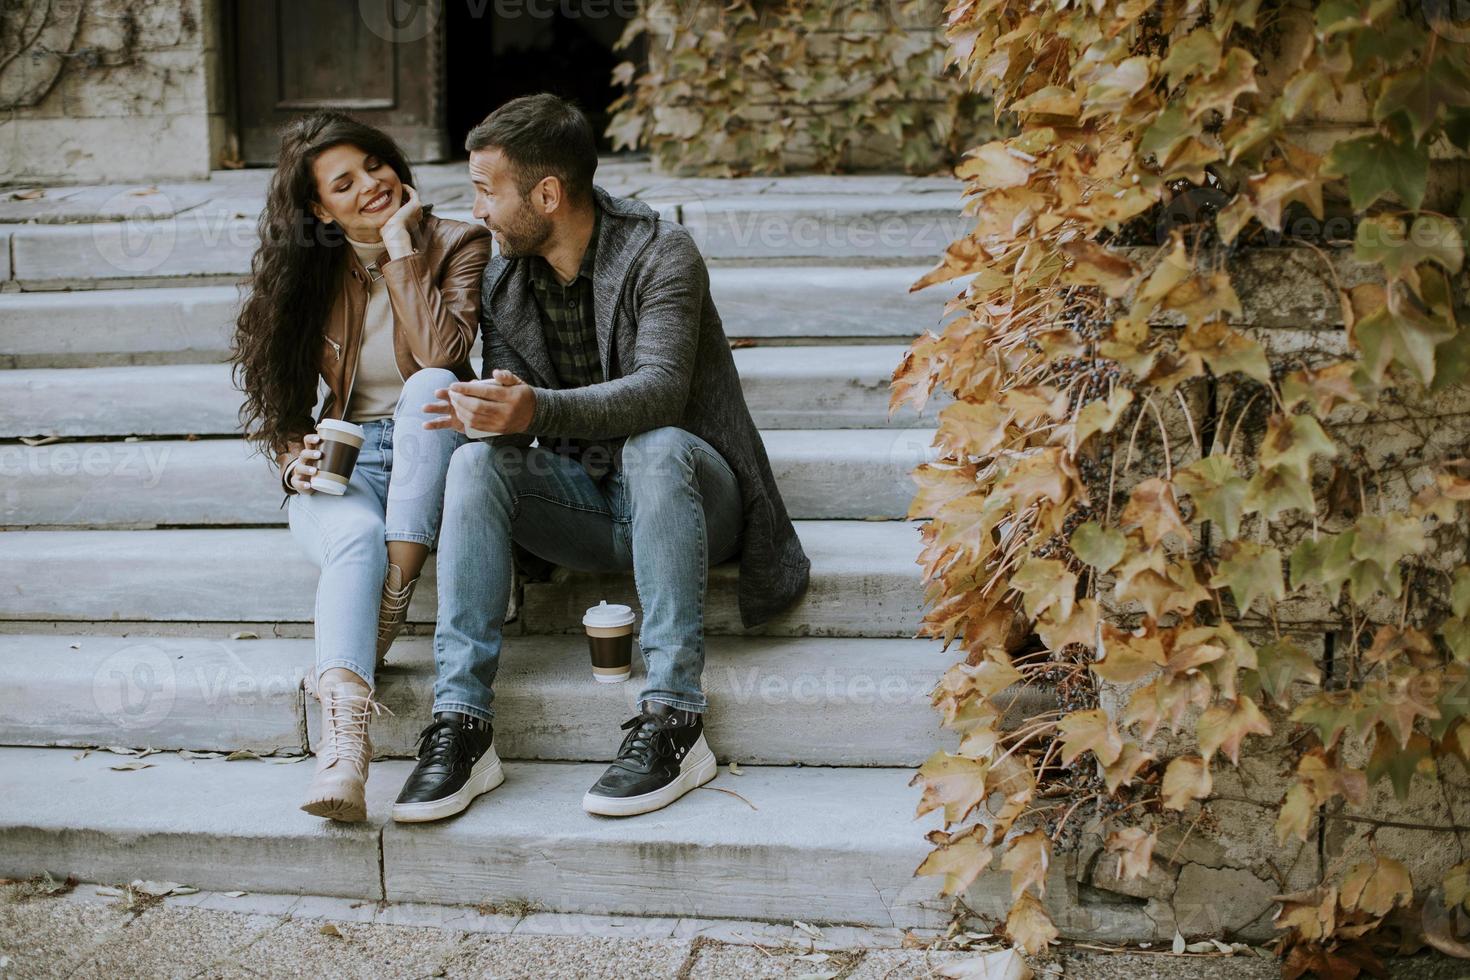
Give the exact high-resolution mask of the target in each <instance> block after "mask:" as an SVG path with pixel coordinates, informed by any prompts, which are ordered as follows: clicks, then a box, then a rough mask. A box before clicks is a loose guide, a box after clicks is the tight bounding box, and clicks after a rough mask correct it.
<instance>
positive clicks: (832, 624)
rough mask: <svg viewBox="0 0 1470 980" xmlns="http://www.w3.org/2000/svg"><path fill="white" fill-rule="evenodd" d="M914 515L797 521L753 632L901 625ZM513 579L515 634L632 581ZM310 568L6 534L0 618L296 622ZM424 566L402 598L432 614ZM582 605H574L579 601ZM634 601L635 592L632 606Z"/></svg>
mask: <svg viewBox="0 0 1470 980" xmlns="http://www.w3.org/2000/svg"><path fill="white" fill-rule="evenodd" d="M919 523H920V522H908V521H798V522H797V532H798V533H799V534H800V535H801V540H802V544H803V545H804V546H805V548H806V551H807V554H808V555H809V556H810V557H811V559H812V566H813V568H812V576H811V578H812V581H811V585H810V587H809V589H808V591H807V593H806V595H805V596H804V597H803V598H802V599H800V600H798V601H797V602H796V603H795V604H794V606H793V607H792V608H791V609H790V610H788V611H787V612H785V613H783V614H782V615H780V616H778V617H776V618H775V619H773V620H771V621H770V622H769V623H767V624H765V625H764V626H762V627H760V628H759V629H758V631H755V632H758V633H759V634H760V635H765V636H912V635H913V629H914V623H916V622H917V621H918V617H919V616H920V614H921V612H922V609H921V600H922V588H921V585H920V582H919V568H918V566H917V565H916V564H915V563H914V558H915V556H917V554H918V552H919V546H920V542H919V536H918V529H919ZM737 571H738V565H737V564H736V563H735V562H733V561H732V562H725V563H723V564H721V565H717V566H716V567H715V568H713V569H711V570H710V573H709V595H708V599H707V602H706V605H705V627H706V630H707V631H708V632H709V633H711V634H738V633H742V632H744V631H743V630H742V629H741V628H740V619H739V614H738V610H737V607H736V602H735V587H736V580H737V574H736V573H737ZM554 578H555V581H553V582H546V583H527V584H526V586H525V598H524V603H523V605H522V608H521V615H520V619H519V621H518V623H517V625H516V626H515V627H512V629H514V630H515V631H516V632H522V633H562V632H569V631H572V630H579V629H581V626H580V622H581V616H582V612H583V611H584V609H585V606H582V607H580V608H578V609H577V611H576V615H575V616H572V615H570V614H568V612H567V610H569V609H570V608H572V607H573V606H576V605H577V604H578V603H581V602H582V601H583V599H584V598H585V597H587V596H590V595H592V593H594V592H596V591H598V590H600V589H602V590H606V592H607V594H606V595H600V596H598V598H606V599H608V600H609V601H613V600H614V598H615V596H617V597H627V596H629V595H631V594H632V592H633V577H632V573H631V572H628V573H625V574H624V575H622V576H591V575H578V574H573V573H569V572H568V571H567V570H565V569H559V570H558V571H557V572H556V574H555V576H554ZM316 579H317V569H316V566H314V565H312V564H311V563H310V562H309V561H308V560H307V559H306V558H305V556H304V554H303V553H302V551H301V549H300V548H299V547H297V545H296V543H295V542H294V541H293V540H291V534H290V532H289V531H287V530H285V529H254V530H242V529H210V530H167V531H11V532H5V533H0V620H27V621H67V620H69V621H81V622H95V621H107V620H111V621H129V622H167V621H175V622H190V623H205V622H230V623H235V622H257V623H261V622H266V623H274V622H291V621H295V622H309V621H310V620H311V618H312V615H313V613H312V610H313V607H314V599H315V593H316ZM436 587H437V586H436V585H435V577H434V563H433V561H432V560H431V561H430V563H429V565H428V567H427V569H426V571H425V578H424V580H423V582H421V583H420V586H419V588H418V590H417V591H416V593H415V594H414V600H413V604H412V605H411V606H410V607H409V619H410V621H411V622H415V623H429V622H433V621H434V610H435V599H436V596H435V590H436ZM592 604H593V603H591V602H589V603H586V605H592ZM635 607H636V603H635Z"/></svg>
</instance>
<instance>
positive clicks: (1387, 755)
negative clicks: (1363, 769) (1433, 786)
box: [1368, 725, 1434, 800]
mask: <svg viewBox="0 0 1470 980" xmlns="http://www.w3.org/2000/svg"><path fill="white" fill-rule="evenodd" d="M1375 731H1376V735H1375V736H1374V739H1373V754H1372V755H1371V756H1369V758H1368V782H1369V783H1376V782H1378V780H1380V779H1382V778H1383V777H1384V776H1387V777H1388V778H1389V781H1390V782H1391V783H1393V795H1394V796H1396V797H1398V798H1399V799H1400V800H1406V799H1408V798H1409V785H1410V783H1411V782H1412V781H1413V779H1414V773H1416V772H1421V773H1423V774H1424V775H1432V773H1433V771H1434V756H1433V753H1432V746H1431V745H1430V744H1429V739H1427V738H1425V737H1424V736H1423V735H1421V734H1419V733H1418V732H1415V733H1414V734H1412V735H1410V736H1409V744H1408V745H1407V746H1406V747H1404V748H1400V747H1399V745H1398V743H1397V742H1396V741H1395V740H1394V738H1393V736H1392V735H1390V734H1389V732H1388V729H1386V728H1384V727H1383V726H1382V725H1379V726H1377V728H1376V729H1375Z"/></svg>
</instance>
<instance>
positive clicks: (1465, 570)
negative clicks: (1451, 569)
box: [1450, 565, 1470, 616]
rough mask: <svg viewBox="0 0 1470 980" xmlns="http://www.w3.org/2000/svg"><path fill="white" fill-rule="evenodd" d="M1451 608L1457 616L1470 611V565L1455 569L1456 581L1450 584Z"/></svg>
mask: <svg viewBox="0 0 1470 980" xmlns="http://www.w3.org/2000/svg"><path fill="white" fill-rule="evenodd" d="M1450 609H1451V610H1452V611H1453V612H1454V614H1455V615H1456V616H1463V615H1465V614H1466V613H1470V565H1461V566H1460V567H1459V568H1457V569H1455V581H1454V584H1453V585H1451V586H1450Z"/></svg>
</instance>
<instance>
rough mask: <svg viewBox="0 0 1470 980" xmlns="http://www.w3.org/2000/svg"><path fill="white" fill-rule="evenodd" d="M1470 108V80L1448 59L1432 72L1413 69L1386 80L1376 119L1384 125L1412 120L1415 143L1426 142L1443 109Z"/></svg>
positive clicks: (1436, 62) (1433, 66)
mask: <svg viewBox="0 0 1470 980" xmlns="http://www.w3.org/2000/svg"><path fill="white" fill-rule="evenodd" d="M1467 104H1470V79H1467V78H1466V77H1465V74H1464V72H1462V71H1461V70H1460V68H1459V66H1457V65H1455V64H1454V63H1453V62H1451V61H1450V60H1449V59H1448V58H1436V59H1434V61H1432V62H1430V64H1429V67H1428V69H1423V68H1419V67H1413V68H1410V69H1408V70H1407V71H1402V72H1399V73H1398V74H1397V75H1390V76H1389V77H1388V78H1386V79H1384V80H1383V84H1382V87H1381V88H1380V89H1379V92H1378V101H1377V102H1375V103H1374V104H1373V119H1374V120H1375V121H1376V122H1383V121H1385V120H1387V119H1388V118H1389V117H1390V116H1393V115H1402V116H1403V117H1404V118H1405V119H1407V120H1408V122H1409V126H1410V128H1411V129H1412V131H1413V133H1414V141H1415V142H1422V141H1423V139H1424V134H1425V133H1427V132H1429V130H1430V129H1431V128H1432V127H1433V126H1434V123H1435V120H1436V119H1437V118H1438V117H1439V111H1440V108H1441V107H1443V106H1447V105H1453V106H1463V105H1467Z"/></svg>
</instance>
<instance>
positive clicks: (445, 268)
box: [275, 208, 490, 493]
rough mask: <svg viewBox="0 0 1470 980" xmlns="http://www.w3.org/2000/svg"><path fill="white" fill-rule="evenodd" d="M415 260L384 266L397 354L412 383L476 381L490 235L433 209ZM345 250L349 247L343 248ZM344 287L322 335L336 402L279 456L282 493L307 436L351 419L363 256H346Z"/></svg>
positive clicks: (416, 243) (325, 369) (363, 298)
mask: <svg viewBox="0 0 1470 980" xmlns="http://www.w3.org/2000/svg"><path fill="white" fill-rule="evenodd" d="M409 237H410V238H411V239H412V240H413V247H414V251H413V254H411V255H405V256H403V257H402V258H398V259H394V260H392V261H390V262H384V263H383V264H382V265H381V266H380V270H381V273H382V275H383V278H384V279H386V280H387V283H388V298H389V301H390V302H391V304H392V306H393V352H394V354H395V355H397V359H398V372H399V373H400V374H402V375H403V377H404V379H405V380H406V379H407V378H408V376H409V375H411V374H413V373H414V372H415V371H417V370H418V369H419V368H428V367H442V368H449V369H450V370H451V371H453V372H454V373H455V374H456V375H458V376H459V378H460V380H462V381H473V380H474V379H475V377H476V375H475V372H474V369H473V368H472V367H471V366H470V348H471V347H473V346H474V343H475V336H476V334H478V333H479V330H480V274H481V273H482V272H483V271H484V269H485V263H486V262H487V261H488V260H489V258H490V232H489V231H488V230H486V229H485V228H484V227H482V226H481V225H472V224H467V223H466V222H463V221H454V220H452V219H449V218H440V217H438V216H437V215H434V214H432V213H430V210H429V209H428V208H425V209H424V212H423V213H422V214H421V215H420V216H419V219H418V220H417V221H415V222H414V223H413V225H412V226H411V227H410V228H409ZM344 248H345V246H344ZM346 251H347V263H346V264H345V266H344V267H343V273H342V285H341V286H340V288H339V289H338V290H337V299H336V302H334V303H333V304H332V311H331V312H330V313H329V314H328V315H327V323H326V329H325V330H324V331H323V339H322V353H321V360H320V363H321V375H322V378H323V379H324V380H325V381H326V383H327V389H328V392H329V394H328V395H327V398H326V401H325V402H324V403H323V406H322V412H321V415H320V417H319V418H317V419H316V421H315V422H313V421H312V420H311V419H310V418H309V417H306V418H303V419H302V428H301V430H300V432H299V433H298V435H297V436H296V437H295V438H292V439H291V440H290V441H288V442H287V443H286V444H285V445H278V446H276V447H275V449H276V464H277V465H278V466H279V467H280V470H281V475H282V480H281V486H282V488H283V489H284V490H286V492H287V493H295V492H296V491H295V490H293V489H291V488H290V486H289V485H287V484H286V482H285V472H286V467H287V466H288V465H290V463H291V460H292V459H293V458H295V457H296V456H297V455H299V454H300V453H301V450H302V449H303V448H304V445H303V443H302V441H301V438H300V437H301V435H305V434H306V433H307V432H310V431H313V430H314V429H315V427H316V423H317V422H320V421H321V420H322V419H340V418H342V416H343V415H344V414H345V413H346V411H347V403H348V399H349V398H350V397H351V395H352V381H353V378H354V377H355V375H356V373H357V361H358V356H359V355H360V354H361V353H362V321H363V317H364V315H365V314H366V311H367V295H368V272H367V270H366V269H365V268H364V267H363V264H362V261H361V260H360V259H358V257H357V253H356V252H355V251H354V250H352V249H351V248H347V249H346Z"/></svg>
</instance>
